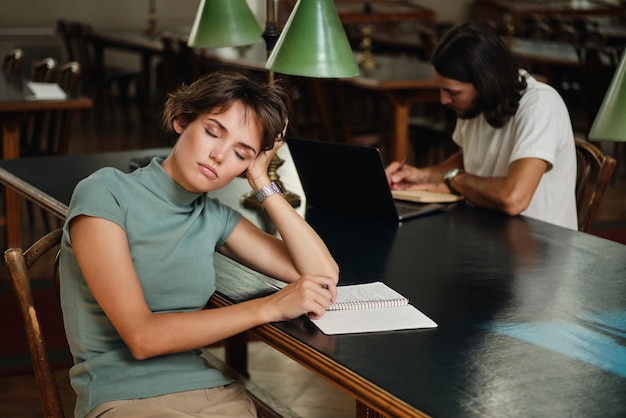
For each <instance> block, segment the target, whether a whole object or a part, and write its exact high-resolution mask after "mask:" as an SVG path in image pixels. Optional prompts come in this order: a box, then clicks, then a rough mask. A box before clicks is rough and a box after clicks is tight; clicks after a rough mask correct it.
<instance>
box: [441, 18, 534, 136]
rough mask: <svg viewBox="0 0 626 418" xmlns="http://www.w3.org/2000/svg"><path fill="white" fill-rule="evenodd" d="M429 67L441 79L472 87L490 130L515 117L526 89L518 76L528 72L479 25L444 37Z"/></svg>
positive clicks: (495, 36)
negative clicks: (471, 85) (433, 69)
mask: <svg viewBox="0 0 626 418" xmlns="http://www.w3.org/2000/svg"><path fill="white" fill-rule="evenodd" d="M432 64H433V66H434V68H435V70H436V71H437V72H438V73H439V74H440V75H442V76H443V77H446V78H450V79H453V80H457V81H460V82H463V83H472V84H473V85H474V88H476V90H477V92H478V102H477V106H478V108H479V109H480V110H481V111H482V113H483V115H484V116H485V119H486V120H487V122H488V123H489V125H491V126H493V127H494V128H501V127H502V126H503V125H504V123H505V122H506V121H507V120H508V119H509V118H510V117H511V116H513V115H514V114H515V112H516V111H517V108H518V107H519V100H520V97H522V94H523V92H524V90H525V89H526V79H525V78H524V77H520V74H519V70H520V69H527V68H528V65H527V63H526V61H525V60H524V59H523V58H522V57H521V56H519V55H517V54H515V53H513V52H512V51H511V50H510V49H509V48H508V47H507V46H506V44H505V43H504V41H503V40H502V38H501V37H500V35H498V34H497V33H496V32H495V31H494V30H493V29H491V28H490V27H489V26H486V25H483V24H478V23H465V24H462V25H460V26H457V27H456V28H454V29H452V30H450V31H449V32H448V33H446V34H445V35H444V36H443V38H442V39H441V42H440V43H439V45H438V46H437V48H436V49H435V51H434V53H433V58H432Z"/></svg>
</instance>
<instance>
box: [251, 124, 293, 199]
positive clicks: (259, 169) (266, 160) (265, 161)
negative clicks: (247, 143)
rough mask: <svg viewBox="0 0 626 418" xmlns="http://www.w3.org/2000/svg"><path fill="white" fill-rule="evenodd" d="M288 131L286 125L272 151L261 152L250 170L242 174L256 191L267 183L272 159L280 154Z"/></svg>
mask: <svg viewBox="0 0 626 418" xmlns="http://www.w3.org/2000/svg"><path fill="white" fill-rule="evenodd" d="M286 131H287V123H285V128H284V129H283V131H282V132H281V133H280V134H279V135H278V137H277V138H276V140H275V141H274V146H273V147H272V149H270V150H261V151H260V152H259V154H258V155H257V156H256V158H255V159H254V161H252V163H250V165H249V166H248V169H247V170H246V171H245V172H244V173H243V174H242V177H245V178H247V179H248V182H250V185H251V186H252V188H253V189H255V190H256V186H257V185H258V184H261V183H265V182H266V178H267V168H268V167H269V165H270V162H271V161H272V158H274V155H276V153H277V152H278V149H279V148H280V147H281V146H282V145H283V144H284V142H285V133H286ZM263 185H265V184H261V186H263Z"/></svg>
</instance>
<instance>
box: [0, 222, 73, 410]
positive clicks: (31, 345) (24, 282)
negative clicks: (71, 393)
mask: <svg viewBox="0 0 626 418" xmlns="http://www.w3.org/2000/svg"><path fill="white" fill-rule="evenodd" d="M61 235H62V230H61V229H56V230H54V231H52V232H50V233H48V234H47V235H45V236H44V237H42V238H40V239H39V240H38V241H37V242H35V243H34V244H33V245H32V246H31V247H30V248H28V249H27V250H26V251H24V252H22V250H21V249H20V248H9V249H8V250H6V251H5V252H4V260H5V262H6V266H7V268H8V272H9V278H10V279H11V283H12V284H13V289H14V290H15V294H16V296H17V300H18V303H19V307H20V312H21V314H22V320H23V321H24V327H25V329H26V337H27V339H28V349H29V351H30V356H31V360H32V363H33V368H34V371H35V378H36V380H37V387H38V389H39V397H40V399H41V404H42V406H43V412H44V416H45V417H47V418H63V417H64V414H63V405H62V403H61V397H60V395H59V389H58V386H57V382H56V379H55V377H54V373H53V372H52V365H51V363H50V359H49V358H48V350H47V348H46V342H45V340H44V336H43V332H42V329H41V324H40V323H39V318H38V317H37V309H36V307H35V304H34V301H33V294H32V291H31V279H30V276H29V269H30V268H31V267H32V266H33V265H34V264H35V262H37V260H39V259H40V258H41V257H42V256H43V255H44V254H47V253H48V252H49V251H51V250H52V249H54V248H55V247H57V246H58V245H59V244H60V242H61ZM51 273H53V274H52V276H51V277H52V280H54V281H55V285H56V286H57V288H58V283H59V282H58V268H57V266H56V263H55V268H54V271H53V272H51Z"/></svg>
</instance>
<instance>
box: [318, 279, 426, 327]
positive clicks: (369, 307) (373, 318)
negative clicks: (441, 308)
mask: <svg viewBox="0 0 626 418" xmlns="http://www.w3.org/2000/svg"><path fill="white" fill-rule="evenodd" d="M312 322H313V323H314V324H315V325H316V326H317V327H318V328H319V329H320V330H321V331H322V332H323V333H324V334H327V335H333V334H354V333H363V332H380V331H392V330H401V329H419V328H436V327H437V324H436V323H435V322H434V321H433V320H432V319H430V318H429V317H428V316H426V315H424V314H423V313H422V312H420V311H419V310H418V309H417V308H416V307H414V306H413V305H411V304H410V303H409V299H407V298H406V297H404V296H402V295H401V294H400V293H398V292H396V291H395V290H393V289H392V288H390V287H389V286H387V285H386V284H384V283H382V282H373V283H364V284H357V285H349V286H339V287H338V288H337V301H336V302H335V303H334V304H332V305H331V306H330V307H329V308H328V309H327V311H326V313H325V314H324V316H322V317H321V318H320V319H313V320H312Z"/></svg>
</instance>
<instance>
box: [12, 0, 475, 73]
mask: <svg viewBox="0 0 626 418" xmlns="http://www.w3.org/2000/svg"><path fill="white" fill-rule="evenodd" d="M247 1H248V3H249V4H250V6H251V8H252V9H253V11H254V12H255V13H256V14H257V15H258V16H260V17H259V20H260V21H263V20H264V11H265V0H247ZM412 1H413V2H414V3H416V4H419V5H422V6H425V7H429V8H431V9H433V10H435V11H436V12H437V14H438V16H439V19H440V20H442V21H461V20H466V19H468V18H469V16H470V6H471V4H472V3H473V0H412ZM199 4H200V0H156V7H157V19H158V27H159V28H162V29H168V28H169V29H175V28H181V27H183V28H184V27H190V26H191V25H192V24H193V20H194V17H195V14H196V10H197V8H198V5H199ZM147 14H148V0H18V1H16V0H0V56H1V54H4V53H5V52H6V51H8V50H10V49H12V48H16V47H20V48H24V49H26V56H27V63H28V57H29V56H30V57H40V58H43V57H45V56H52V57H55V58H57V59H59V60H61V59H62V57H61V47H60V42H59V39H58V37H56V36H55V34H54V27H55V23H56V21H57V19H59V18H60V17H63V18H65V19H67V20H81V21H85V22H91V23H92V25H93V26H94V27H95V28H144V27H146V26H147ZM112 55H113V56H112V57H108V56H107V61H109V62H110V61H111V60H113V61H116V62H123V63H124V64H125V65H126V66H129V67H130V66H132V67H136V66H138V65H139V64H138V59H137V57H136V56H130V55H128V56H123V55H122V56H120V54H119V53H113V54H112Z"/></svg>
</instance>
